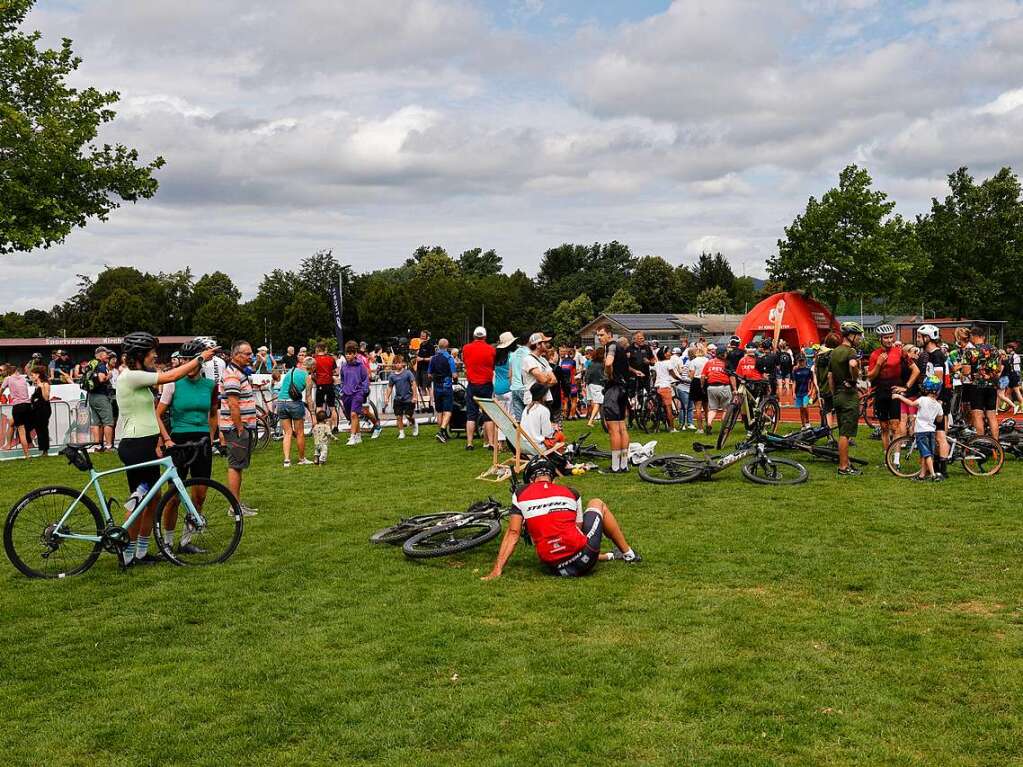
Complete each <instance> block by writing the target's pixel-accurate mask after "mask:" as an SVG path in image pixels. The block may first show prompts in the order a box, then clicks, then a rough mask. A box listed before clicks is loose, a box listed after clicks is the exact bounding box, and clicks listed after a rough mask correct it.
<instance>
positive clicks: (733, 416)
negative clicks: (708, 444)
mask: <svg viewBox="0 0 1023 767" xmlns="http://www.w3.org/2000/svg"><path fill="white" fill-rule="evenodd" d="M738 420H739V403H738V402H729V403H728V407H726V408H725V414H724V416H723V417H722V418H721V431H719V432H718V441H717V447H718V450H721V449H722V448H723V447H724V446H725V444H726V443H727V442H728V437H729V435H730V434H731V433H732V429H734V428H735V424H736V422H737V421H738Z"/></svg>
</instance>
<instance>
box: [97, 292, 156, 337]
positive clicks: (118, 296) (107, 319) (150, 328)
mask: <svg viewBox="0 0 1023 767" xmlns="http://www.w3.org/2000/svg"><path fill="white" fill-rule="evenodd" d="M159 323H160V315H159V314H155V313H153V312H152V311H151V310H150V307H149V306H147V305H146V302H145V301H144V300H143V299H142V298H141V297H140V296H139V295H137V294H135V293H131V292H129V291H127V290H125V289H124V288H117V290H115V291H114V292H113V293H111V294H110V295H109V296H107V297H106V298H105V299H104V300H103V303H101V304H100V306H99V310H98V311H97V312H96V318H95V327H96V328H97V329H98V332H100V333H102V334H103V335H124V334H126V333H132V332H134V331H136V330H145V331H147V332H149V333H154V334H155V333H160V332H161V331H160V327H159Z"/></svg>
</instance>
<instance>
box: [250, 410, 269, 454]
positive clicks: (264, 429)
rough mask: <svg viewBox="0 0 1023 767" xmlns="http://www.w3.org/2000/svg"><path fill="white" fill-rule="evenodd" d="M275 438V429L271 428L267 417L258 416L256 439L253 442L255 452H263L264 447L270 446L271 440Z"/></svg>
mask: <svg viewBox="0 0 1023 767" xmlns="http://www.w3.org/2000/svg"><path fill="white" fill-rule="evenodd" d="M272 437H273V429H272V428H271V426H270V422H269V421H268V420H267V419H266V416H262V415H261V416H257V418H256V438H255V439H254V440H253V442H252V449H253V450H262V449H263V448H264V447H266V446H267V445H269V444H270V441H271V438H272Z"/></svg>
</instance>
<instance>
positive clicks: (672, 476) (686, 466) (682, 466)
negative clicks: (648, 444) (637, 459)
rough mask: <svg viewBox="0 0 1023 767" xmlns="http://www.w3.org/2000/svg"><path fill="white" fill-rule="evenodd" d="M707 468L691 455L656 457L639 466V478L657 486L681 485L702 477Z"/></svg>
mask: <svg viewBox="0 0 1023 767" xmlns="http://www.w3.org/2000/svg"><path fill="white" fill-rule="evenodd" d="M705 467H706V464H704V462H703V461H701V460H699V459H696V458H693V457H692V456H691V455H683V454H681V453H679V454H676V455H655V456H654V457H653V458H648V459H647V460H646V461H644V462H643V463H641V464H640V465H639V476H640V478H641V479H643V480H645V481H646V482H653V483H654V484H655V485H679V484H682V483H683V482H692V481H693V480H694V479H696V478H697V477H700V476H702V475H703V470H704V468H705Z"/></svg>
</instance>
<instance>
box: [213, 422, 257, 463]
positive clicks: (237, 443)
mask: <svg viewBox="0 0 1023 767" xmlns="http://www.w3.org/2000/svg"><path fill="white" fill-rule="evenodd" d="M221 433H222V434H223V435H224V442H225V443H226V444H227V468H229V469H234V470H235V471H242V470H243V469H247V468H249V463H250V462H251V461H252V447H253V445H255V443H256V431H255V429H243V430H242V432H241V433H240V434H239V433H238V432H237V431H235V429H234V428H230V429H221Z"/></svg>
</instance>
